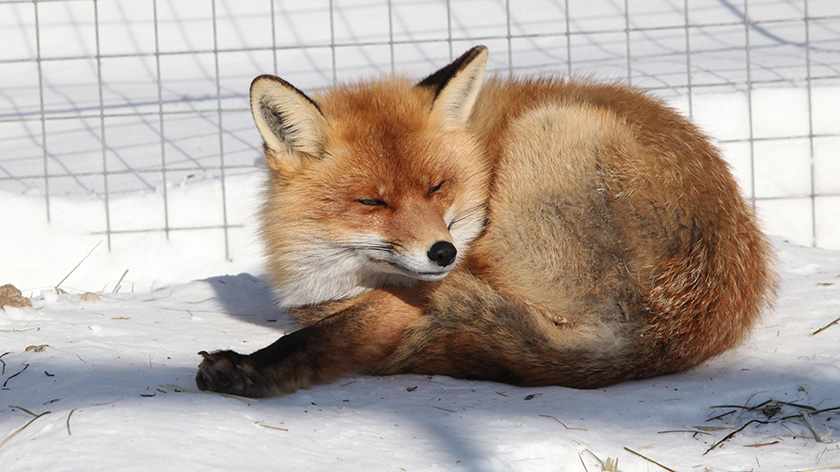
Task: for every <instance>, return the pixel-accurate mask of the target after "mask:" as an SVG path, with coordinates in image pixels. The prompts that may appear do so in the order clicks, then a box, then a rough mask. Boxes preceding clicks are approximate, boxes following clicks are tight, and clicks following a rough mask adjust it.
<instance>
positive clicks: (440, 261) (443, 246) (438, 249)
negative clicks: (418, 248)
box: [428, 241, 458, 267]
mask: <svg viewBox="0 0 840 472" xmlns="http://www.w3.org/2000/svg"><path fill="white" fill-rule="evenodd" d="M457 254H458V250H457V249H455V246H453V245H452V243H450V242H448V241H438V242H436V243H434V244H432V247H431V248H430V249H429V253H428V255H429V259H431V260H432V262H434V263H435V264H437V265H439V266H441V267H446V266H448V265H449V264H452V263H453V262H455V256H456V255H457Z"/></svg>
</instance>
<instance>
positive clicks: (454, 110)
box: [432, 49, 488, 130]
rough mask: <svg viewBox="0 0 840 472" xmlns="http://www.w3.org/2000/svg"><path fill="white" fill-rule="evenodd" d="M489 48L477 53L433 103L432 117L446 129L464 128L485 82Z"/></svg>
mask: <svg viewBox="0 0 840 472" xmlns="http://www.w3.org/2000/svg"><path fill="white" fill-rule="evenodd" d="M487 55H488V52H487V50H486V49H485V50H483V51H481V52H480V53H479V54H477V55H476V56H475V57H474V58H473V60H472V61H470V63H469V64H467V65H466V66H464V68H463V69H461V70H460V71H458V72H457V73H456V74H455V76H453V77H452V78H451V79H450V80H449V82H448V83H447V84H446V85H445V86H444V87H443V89H442V90H441V91H440V94H438V96H437V98H436V99H435V102H434V104H433V105H432V117H433V118H435V119H436V120H437V121H438V123H439V124H440V126H441V128H443V129H446V130H451V129H459V128H463V127H465V126H466V124H467V120H468V119H469V117H470V113H472V109H473V105H475V100H476V98H477V97H478V92H479V91H481V85H482V84H483V83H484V70H485V68H486V67H487Z"/></svg>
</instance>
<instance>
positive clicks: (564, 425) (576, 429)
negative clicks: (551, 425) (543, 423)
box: [540, 415, 588, 431]
mask: <svg viewBox="0 0 840 472" xmlns="http://www.w3.org/2000/svg"><path fill="white" fill-rule="evenodd" d="M540 416H541V417H543V418H551V419H553V420H554V421H556V422H558V423H560V424H561V425H562V426H563V427H564V428H566V429H567V430H569V431H588V430H587V429H586V428H570V427H568V426H566V423H563V422H562V421H560V420H558V419H557V418H555V417H553V416H551V415H540Z"/></svg>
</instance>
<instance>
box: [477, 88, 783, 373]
mask: <svg viewBox="0 0 840 472" xmlns="http://www.w3.org/2000/svg"><path fill="white" fill-rule="evenodd" d="M469 129H470V131H472V132H473V133H474V134H475V136H477V137H478V139H479V141H480V142H481V143H482V145H483V147H484V148H485V149H486V150H487V156H488V159H490V161H491V162H492V165H493V169H494V171H493V180H492V183H491V188H492V191H491V196H490V198H489V202H488V204H489V215H488V225H487V228H486V231H485V233H484V235H483V237H482V238H481V239H479V240H478V241H476V242H475V243H474V252H473V253H472V254H473V257H472V259H471V264H472V266H473V267H474V270H475V271H476V272H477V273H480V274H481V275H482V277H486V278H488V279H489V280H492V281H493V284H495V285H496V286H497V287H498V288H499V290H500V291H502V292H503V293H511V294H516V296H518V297H520V298H521V299H522V300H524V301H526V302H527V303H529V304H533V305H534V306H537V307H540V309H541V310H542V311H543V312H545V313H549V314H554V315H553V316H557V317H559V318H560V319H561V321H562V322H563V323H571V324H574V323H594V324H597V323H607V324H610V323H612V324H613V325H614V326H620V328H617V329H616V330H613V334H615V335H617V336H621V337H626V338H627V340H628V342H630V343H633V344H635V345H636V346H637V347H636V348H634V349H637V350H638V349H641V350H646V351H648V353H647V354H645V356H646V357H648V358H649V359H648V361H646V362H650V363H655V364H657V363H658V364H659V365H657V366H656V367H655V368H656V369H657V370H662V371H673V370H679V369H682V368H685V367H688V366H691V365H694V364H696V363H697V362H699V361H700V360H702V359H705V358H707V357H709V356H710V355H714V354H717V353H719V352H721V351H723V350H725V349H727V348H728V347H730V346H732V345H734V344H735V343H736V342H738V341H739V340H740V339H741V338H742V337H743V336H744V335H745V334H746V332H747V330H748V329H749V327H750V326H751V325H752V324H753V323H754V322H755V320H756V318H757V316H758V314H759V311H760V310H761V309H762V308H763V306H764V300H765V298H766V294H767V293H769V292H770V291H772V286H773V283H774V281H773V274H772V270H771V267H770V266H771V264H770V250H769V245H768V243H767V242H766V240H765V239H764V236H763V235H762V233H761V232H760V230H759V229H758V227H757V225H756V222H755V218H754V215H753V212H752V209H751V208H750V207H749V206H748V205H747V204H746V203H745V202H744V200H743V199H742V197H741V196H740V193H739V189H738V186H737V184H736V182H735V180H734V178H733V177H732V175H731V173H730V171H729V168H728V166H727V164H726V162H725V161H724V160H723V159H722V158H721V156H720V155H719V152H718V151H717V149H716V148H715V147H714V146H713V145H712V144H711V143H710V140H709V138H708V137H707V136H705V135H704V134H703V133H702V132H701V131H700V130H698V129H697V128H696V127H695V126H694V125H692V124H690V123H689V122H688V121H687V120H686V119H684V118H683V117H682V116H680V115H679V114H678V113H677V112H676V111H674V110H672V109H670V108H668V107H666V106H665V105H664V104H662V103H661V102H659V101H658V100H656V99H653V98H651V97H649V96H648V95H646V94H644V93H641V92H638V91H635V90H633V89H630V88H628V87H624V86H619V85H613V84H597V83H590V82H574V81H571V82H570V81H564V80H556V79H554V80H552V79H545V80H540V79H537V80H519V81H517V80H503V79H498V78H496V79H491V80H490V81H489V82H488V83H487V84H486V85H485V87H484V89H483V91H482V93H481V95H480V96H479V98H478V100H477V103H476V107H475V109H474V112H473V115H472V117H471V122H470V125H469ZM549 316H551V315H549ZM642 338H644V340H643V341H641V340H642Z"/></svg>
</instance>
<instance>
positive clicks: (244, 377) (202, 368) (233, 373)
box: [195, 351, 267, 398]
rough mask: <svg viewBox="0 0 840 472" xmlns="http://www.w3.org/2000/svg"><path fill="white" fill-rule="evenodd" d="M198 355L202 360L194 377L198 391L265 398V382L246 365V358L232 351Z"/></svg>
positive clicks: (200, 353)
mask: <svg viewBox="0 0 840 472" xmlns="http://www.w3.org/2000/svg"><path fill="white" fill-rule="evenodd" d="M198 354H199V355H200V356H201V357H203V358H204V360H203V361H202V362H201V364H200V365H199V366H198V374H196V376H195V384H196V385H197V386H198V389H199V390H209V391H211V392H218V393H227V394H231V395H239V396H242V397H252V398H256V397H264V396H267V391H266V390H267V389H266V385H265V382H264V381H263V379H262V376H261V375H259V374H258V373H257V372H256V370H255V369H254V368H253V367H252V366H251V365H250V364H249V363H248V358H247V356H243V355H242V354H239V353H236V352H233V351H216V352H213V353H208V352H206V351H201V352H199V353H198Z"/></svg>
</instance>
